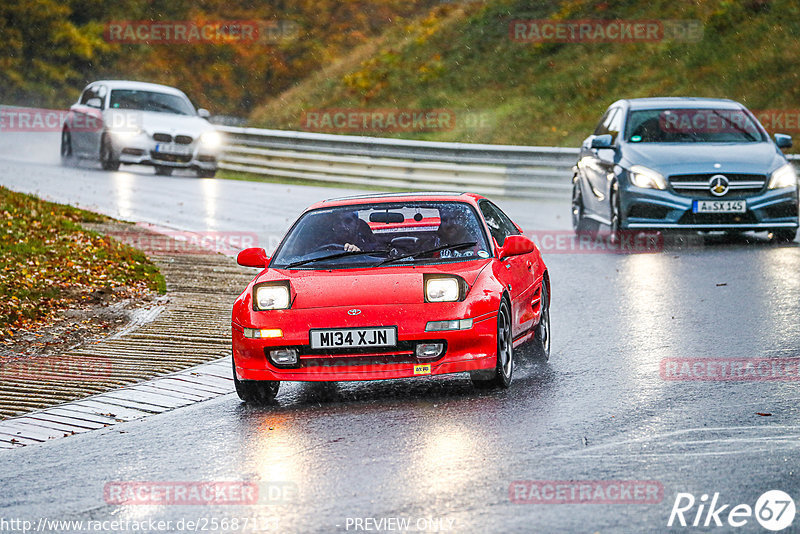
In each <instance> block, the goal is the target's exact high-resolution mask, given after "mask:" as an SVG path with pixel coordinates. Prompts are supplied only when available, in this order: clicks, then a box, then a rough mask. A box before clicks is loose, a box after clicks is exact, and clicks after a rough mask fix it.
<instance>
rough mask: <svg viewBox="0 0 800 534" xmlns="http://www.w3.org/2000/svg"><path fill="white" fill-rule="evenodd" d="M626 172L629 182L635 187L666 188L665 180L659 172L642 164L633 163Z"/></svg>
mask: <svg viewBox="0 0 800 534" xmlns="http://www.w3.org/2000/svg"><path fill="white" fill-rule="evenodd" d="M628 174H629V175H630V178H631V183H632V184H633V185H635V186H636V187H644V188H645V189H666V188H667V181H666V180H665V179H664V176H663V175H662V174H661V173H659V172H656V171H654V170H653V169H648V168H647V167H644V166H642V165H634V166H633V167H631V170H630V172H629V173H628Z"/></svg>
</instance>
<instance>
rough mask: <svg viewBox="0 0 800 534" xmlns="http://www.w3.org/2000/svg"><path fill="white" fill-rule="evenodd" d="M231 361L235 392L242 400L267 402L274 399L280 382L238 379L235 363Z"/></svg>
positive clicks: (257, 402) (252, 402)
mask: <svg viewBox="0 0 800 534" xmlns="http://www.w3.org/2000/svg"><path fill="white" fill-rule="evenodd" d="M232 363H233V385H234V387H235V388H236V394H237V395H238V396H239V398H240V399H241V400H243V401H244V402H248V403H251V404H268V403H270V402H272V401H274V400H275V397H276V396H277V395H278V389H279V388H280V385H281V383H280V382H278V381H277V380H239V378H238V377H237V376H236V363H235V362H232Z"/></svg>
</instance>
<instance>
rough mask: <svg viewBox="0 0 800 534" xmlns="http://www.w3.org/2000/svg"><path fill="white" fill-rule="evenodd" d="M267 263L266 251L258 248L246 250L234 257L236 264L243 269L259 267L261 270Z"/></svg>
mask: <svg viewBox="0 0 800 534" xmlns="http://www.w3.org/2000/svg"><path fill="white" fill-rule="evenodd" d="M268 262H269V256H267V251H266V250H264V249H263V248H258V247H253V248H246V249H244V250H243V251H241V252H240V253H239V255H238V256H236V263H238V264H239V265H243V266H245V267H260V268H262V269H263V268H264V267H266V266H267V263H268Z"/></svg>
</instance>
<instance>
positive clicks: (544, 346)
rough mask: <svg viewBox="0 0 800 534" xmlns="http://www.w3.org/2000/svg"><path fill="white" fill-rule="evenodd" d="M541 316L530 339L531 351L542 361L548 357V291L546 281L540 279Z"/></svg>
mask: <svg viewBox="0 0 800 534" xmlns="http://www.w3.org/2000/svg"><path fill="white" fill-rule="evenodd" d="M541 302H542V316H541V319H539V324H537V325H536V327H535V328H536V334H535V335H534V336H533V341H531V353H532V355H533V356H534V357H536V358H540V359H542V360H544V361H548V360H549V359H550V293H549V291H548V289H547V283H546V282H544V281H542V299H541Z"/></svg>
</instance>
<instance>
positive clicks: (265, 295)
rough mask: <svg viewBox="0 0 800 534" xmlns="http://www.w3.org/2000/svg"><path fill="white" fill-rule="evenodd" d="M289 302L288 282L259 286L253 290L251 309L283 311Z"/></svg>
mask: <svg viewBox="0 0 800 534" xmlns="http://www.w3.org/2000/svg"><path fill="white" fill-rule="evenodd" d="M290 302H291V298H290V295H289V283H288V282H287V283H279V284H275V283H268V284H260V285H257V286H256V287H255V289H254V290H253V309H255V310H257V311H263V310H285V309H287V308H288V307H289V304H290Z"/></svg>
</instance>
